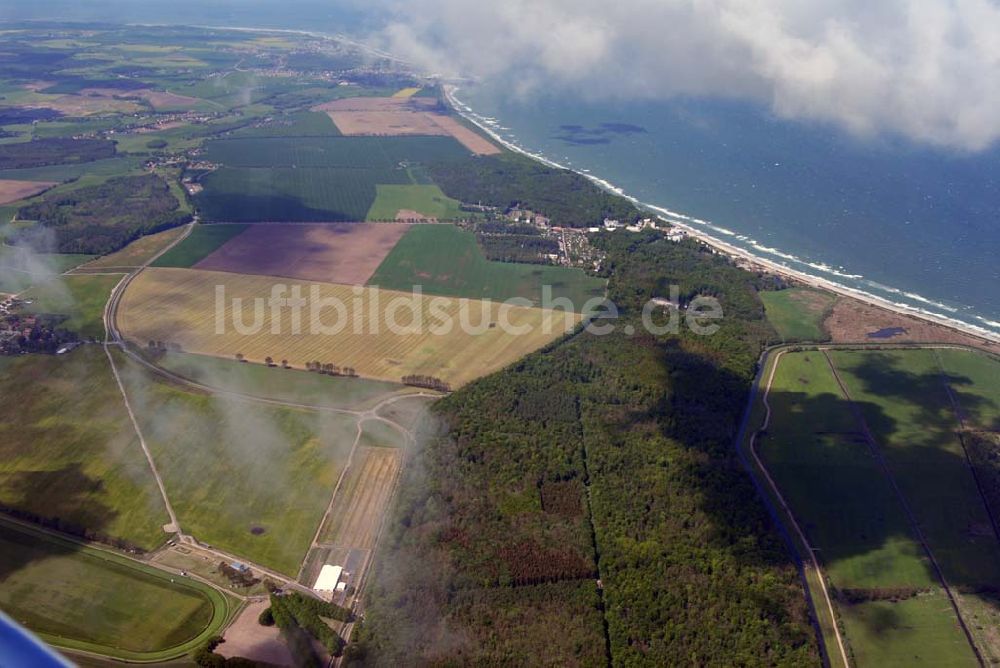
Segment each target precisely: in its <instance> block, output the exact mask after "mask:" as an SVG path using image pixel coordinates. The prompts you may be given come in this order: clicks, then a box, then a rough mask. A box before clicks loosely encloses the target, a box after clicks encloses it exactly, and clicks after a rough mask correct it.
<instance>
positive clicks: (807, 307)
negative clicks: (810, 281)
mask: <svg viewBox="0 0 1000 668" xmlns="http://www.w3.org/2000/svg"><path fill="white" fill-rule="evenodd" d="M760 299H761V301H762V302H764V310H765V312H766V314H767V319H768V321H769V322H770V323H771V325H772V326H773V327H774V329H775V330H776V331H777V332H778V336H780V337H781V338H782V340H784V341H826V340H827V339H829V336H828V335H827V334H826V332H824V331H823V318H824V316H825V315H826V313H827V311H828V309H829V308H830V307H831V306H833V302H834V301H836V296H835V295H833V294H831V293H829V292H820V291H819V290H813V289H810V288H787V289H785V290H778V291H776V292H761V293H760Z"/></svg>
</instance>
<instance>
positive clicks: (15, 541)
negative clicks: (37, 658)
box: [0, 520, 232, 661]
mask: <svg viewBox="0 0 1000 668" xmlns="http://www.w3.org/2000/svg"><path fill="white" fill-rule="evenodd" d="M175 580H176V581H175ZM0 606H2V607H3V610H4V611H5V612H6V613H7V614H8V615H10V616H11V617H12V618H14V619H15V620H17V621H18V622H20V623H21V624H24V625H25V626H27V627H28V628H29V629H31V630H32V631H34V632H35V633H39V634H41V636H42V637H43V638H44V639H45V640H47V641H49V642H52V643H54V644H56V645H59V646H63V647H67V648H70V649H78V650H85V651H96V652H100V653H102V654H108V655H111V656H114V657H117V658H121V659H126V660H145V661H151V660H158V659H159V660H162V659H169V658H172V657H176V656H178V655H182V654H184V653H185V652H188V651H191V650H192V649H194V648H195V647H196V646H197V645H198V644H200V643H202V642H204V641H205V639H207V638H208V637H209V636H211V635H213V634H215V633H218V632H219V631H220V629H221V627H222V624H223V623H224V622H225V620H226V619H227V617H228V615H229V612H230V607H231V606H232V602H231V601H230V600H228V599H227V598H225V597H224V596H223V595H222V594H220V593H219V592H217V591H216V590H214V589H212V588H211V587H208V586H206V585H203V584H201V583H198V582H195V581H193V580H188V579H184V578H174V577H173V576H171V575H169V574H168V573H163V572H161V571H157V570H155V569H152V568H149V567H147V566H143V565H140V564H138V563H136V562H133V561H131V560H128V559H126V558H124V557H120V556H118V555H115V554H112V553H109V552H106V551H103V550H96V549H94V548H90V547H85V546H83V545H80V544H78V543H74V542H71V541H68V540H65V539H62V538H58V537H55V536H51V535H48V534H44V533H42V532H40V531H37V530H34V529H30V528H26V527H23V526H21V525H18V524H14V523H10V522H8V521H6V520H0Z"/></svg>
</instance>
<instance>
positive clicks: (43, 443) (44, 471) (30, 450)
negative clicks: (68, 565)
mask: <svg viewBox="0 0 1000 668" xmlns="http://www.w3.org/2000/svg"><path fill="white" fill-rule="evenodd" d="M0 396H2V397H4V400H3V401H0V503H3V505H5V506H8V507H11V508H15V509H17V510H20V511H24V512H29V513H33V514H35V515H38V516H41V517H46V518H54V517H58V518H60V519H61V520H62V521H64V522H69V523H72V524H74V525H77V526H79V527H82V528H85V529H87V530H88V531H92V532H98V533H103V534H106V535H110V536H114V537H118V538H124V539H126V540H128V541H130V542H132V543H134V544H136V545H139V546H141V547H143V548H146V549H153V548H155V547H157V546H158V545H159V544H161V543H162V542H163V541H164V540H165V539H166V534H164V533H163V531H162V530H161V527H162V525H163V524H165V523H166V522H168V521H169V518H168V517H167V514H166V511H165V509H164V507H163V501H162V499H161V498H160V495H159V492H158V490H157V488H156V483H155V481H154V479H153V476H152V473H151V472H150V471H149V465H148V464H147V462H146V459H145V457H144V456H143V454H142V450H141V449H140V447H139V442H138V439H137V438H136V435H135V431H134V430H133V429H132V425H131V423H130V422H129V418H128V415H127V414H126V412H125V407H124V405H123V403H122V398H121V394H120V393H119V391H118V387H117V386H116V384H115V381H114V377H113V376H112V375H111V369H110V367H109V365H108V361H107V357H105V355H104V351H103V350H102V349H101V348H100V347H98V346H96V345H85V346H82V347H80V348H77V349H76V350H74V351H73V352H72V353H69V354H68V355H60V356H49V355H24V356H19V357H0Z"/></svg>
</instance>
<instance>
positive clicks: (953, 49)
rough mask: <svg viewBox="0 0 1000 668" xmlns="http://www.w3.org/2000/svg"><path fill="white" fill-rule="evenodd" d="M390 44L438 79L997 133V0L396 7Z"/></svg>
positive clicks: (937, 134)
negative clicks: (749, 104)
mask: <svg viewBox="0 0 1000 668" xmlns="http://www.w3.org/2000/svg"><path fill="white" fill-rule="evenodd" d="M387 3H388V6H389V8H390V12H389V13H390V16H391V19H390V20H389V23H388V24H387V25H386V26H385V27H384V28H383V29H382V30H381V32H380V34H379V37H378V39H379V40H380V41H381V43H382V44H383V46H386V47H388V48H390V49H391V50H393V51H395V52H396V53H398V54H399V55H400V56H403V57H405V58H408V59H410V60H412V61H414V62H415V63H418V64H419V65H421V66H423V67H425V68H427V69H428V70H431V71H434V72H440V73H446V74H452V75H459V74H461V75H471V76H477V77H493V78H502V79H503V80H504V81H507V82H509V84H510V85H511V86H512V89H514V90H518V91H521V92H523V93H530V92H532V91H534V90H536V89H537V88H539V87H542V86H544V87H553V86H554V87H558V88H565V89H569V90H575V91H579V92H581V93H584V94H590V95H614V96H620V97H625V98H637V97H670V96H683V95H712V96H718V95H722V96H732V97H739V98H749V99H754V100H757V101H761V102H763V103H765V104H767V105H769V106H770V107H771V108H772V109H773V110H774V112H775V113H776V114H778V115H780V116H783V117H787V118H802V119H812V120H819V121H826V122H832V123H835V124H837V125H839V126H841V127H843V128H846V129H848V130H850V131H852V132H855V133H858V134H866V133H877V132H884V131H889V132H893V133H898V134H902V135H904V136H906V137H909V138H911V139H914V140H916V141H920V142H926V143H930V144H934V145H939V146H945V147H951V148H956V149H960V150H972V151H975V150H980V149H983V148H985V147H987V146H988V145H990V144H991V143H992V142H993V141H994V140H995V139H996V138H997V137H998V136H1000V114H997V113H995V110H996V109H997V108H998V106H1000V77H998V76H997V73H998V66H1000V40H998V39H997V38H996V36H997V35H1000V5H998V4H996V3H994V2H991V1H990V0H880V1H879V2H870V1H868V0H823V1H820V0H617V1H616V2H607V1H606V0H508V1H506V2H497V3H494V2H479V0H407V1H406V2H394V1H390V0H387Z"/></svg>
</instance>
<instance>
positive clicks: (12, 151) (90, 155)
mask: <svg viewBox="0 0 1000 668" xmlns="http://www.w3.org/2000/svg"><path fill="white" fill-rule="evenodd" d="M114 155H115V143H114V142H113V141H109V140H107V139H67V138H64V137H52V138H50V139H35V140H33V141H29V142H22V143H15V144H0V169H24V168H27V167H43V166H45V165H62V164H68V163H78V162H93V161H94V160H102V159H104V158H112V157H114Z"/></svg>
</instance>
